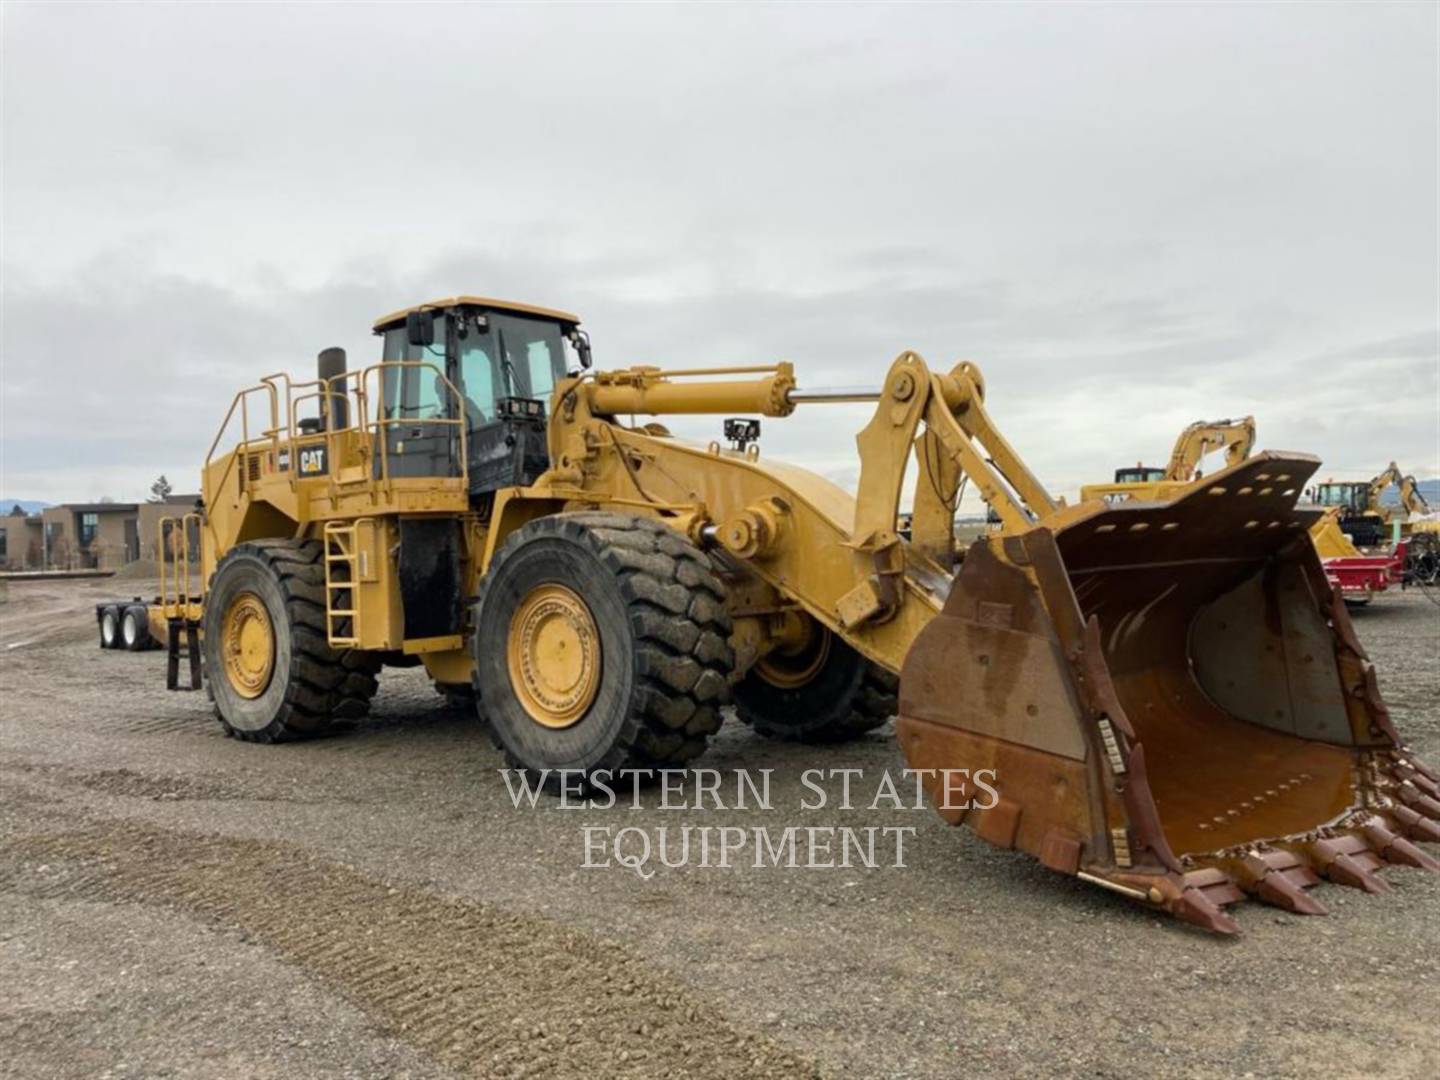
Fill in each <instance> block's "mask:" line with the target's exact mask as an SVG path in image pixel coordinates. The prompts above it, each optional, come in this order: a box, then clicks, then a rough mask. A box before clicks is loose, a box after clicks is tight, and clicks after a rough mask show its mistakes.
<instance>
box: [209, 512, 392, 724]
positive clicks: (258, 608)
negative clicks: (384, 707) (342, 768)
mask: <svg viewBox="0 0 1440 1080" xmlns="http://www.w3.org/2000/svg"><path fill="white" fill-rule="evenodd" d="M322 554H323V548H322V546H321V544H320V542H319V541H315V540H255V541H251V542H249V543H244V544H238V545H236V546H235V547H234V548H231V549H230V551H228V552H227V553H226V554H225V557H224V558H222V559H221V560H220V564H219V565H218V566H217V567H216V568H215V573H214V575H213V576H212V577H211V579H210V589H209V592H208V593H207V595H206V599H205V618H204V641H203V643H202V647H203V651H204V656H205V671H206V675H207V679H206V681H207V683H208V684H209V686H210V688H211V690H212V692H213V694H214V698H215V715H216V716H217V717H218V718H219V720H220V723H221V724H222V725H223V726H224V728H225V731H226V733H227V734H229V735H232V736H234V737H235V738H237V739H244V740H246V741H248V742H263V743H272V742H282V741H284V740H287V739H294V738H300V737H304V736H308V735H316V734H319V733H320V732H322V731H324V730H325V728H327V727H328V726H329V725H330V722H331V721H332V720H334V719H338V718H341V717H355V716H363V715H364V714H365V711H366V710H367V709H368V707H369V704H370V699H371V697H373V696H374V694H375V689H376V682H375V674H376V672H377V671H378V670H379V662H378V660H377V659H376V658H375V657H374V656H373V655H371V654H369V653H365V652H362V651H360V650H358V649H338V650H337V649H332V648H331V647H330V645H329V642H328V641H327V640H326V635H325V571H324V566H323V563H322V562H321V557H322Z"/></svg>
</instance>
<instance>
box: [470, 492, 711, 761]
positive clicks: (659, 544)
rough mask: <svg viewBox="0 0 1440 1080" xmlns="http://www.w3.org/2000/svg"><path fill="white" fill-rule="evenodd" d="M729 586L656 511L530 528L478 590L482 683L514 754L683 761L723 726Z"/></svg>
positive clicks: (501, 739) (494, 725)
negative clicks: (654, 516)
mask: <svg viewBox="0 0 1440 1080" xmlns="http://www.w3.org/2000/svg"><path fill="white" fill-rule="evenodd" d="M724 599H725V590H724V586H723V585H722V584H721V582H720V580H719V578H717V577H716V576H715V574H714V573H713V571H712V570H711V567H710V563H709V561H708V560H707V559H706V557H705V556H704V554H702V553H701V552H700V551H699V549H697V548H696V547H695V546H694V545H693V544H691V543H690V542H689V540H687V539H686V538H685V537H684V536H683V535H681V534H680V533H678V532H676V531H675V530H673V529H670V528H668V527H667V526H665V525H664V524H662V523H661V522H659V521H656V520H654V519H652V518H645V517H639V516H635V515H630V514H620V513H610V512H599V511H597V512H587V513H571V514H557V515H555V516H553V517H547V518H541V519H539V520H536V521H533V522H530V523H529V524H527V525H525V526H523V527H521V528H520V529H517V530H516V531H515V532H514V533H513V534H512V535H511V536H510V537H509V538H508V539H507V540H506V541H505V544H504V546H503V547H502V548H501V549H500V551H499V552H498V553H497V554H496V556H495V559H494V562H493V563H492V564H491V567H490V569H489V571H488V572H487V573H486V575H485V580H484V582H483V583H482V586H481V590H480V597H479V600H478V613H477V617H476V632H475V635H474V638H473V643H472V647H473V649H474V655H475V692H476V694H477V696H478V697H479V698H480V700H481V701H483V702H484V703H485V716H486V718H487V719H488V720H489V722H490V731H491V734H492V737H493V738H494V739H495V741H496V744H497V745H498V746H499V747H500V748H501V749H502V750H503V751H504V753H505V758H506V761H507V763H508V764H509V765H511V766H512V767H515V768H521V769H526V770H531V771H533V772H538V773H541V774H546V771H547V770H548V771H549V775H548V776H547V777H546V783H547V784H548V786H550V787H551V788H552V789H553V788H555V787H557V786H558V785H559V783H560V777H558V776H557V775H554V774H556V773H558V772H560V771H567V772H578V773H583V774H585V775H587V776H588V775H591V774H593V773H595V772H598V771H602V770H603V771H611V772H613V771H616V770H619V769H622V768H631V767H633V768H653V767H673V766H678V765H682V764H683V763H685V762H687V761H689V760H691V759H692V758H694V757H696V756H697V755H699V754H700V753H701V752H703V751H704V749H705V745H706V741H707V740H708V739H709V737H710V736H711V735H712V734H714V733H715V732H716V731H717V730H719V727H720V721H721V717H720V706H721V704H722V703H723V701H724V699H725V697H726V694H727V689H728V679H729V675H730V672H731V670H732V669H733V667H734V655H733V653H732V652H731V650H730V646H729V644H728V638H729V634H730V618H729V616H728V615H727V614H726V612H725V607H724Z"/></svg>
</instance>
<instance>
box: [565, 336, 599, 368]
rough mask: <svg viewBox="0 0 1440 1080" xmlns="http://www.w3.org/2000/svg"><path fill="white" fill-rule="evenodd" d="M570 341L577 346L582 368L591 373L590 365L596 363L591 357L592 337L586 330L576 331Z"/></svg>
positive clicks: (576, 351)
mask: <svg viewBox="0 0 1440 1080" xmlns="http://www.w3.org/2000/svg"><path fill="white" fill-rule="evenodd" d="M570 340H571V342H573V343H574V345H575V353H576V355H578V356H579V357H580V366H581V367H582V368H584V369H585V370H586V371H589V370H590V365H591V364H593V363H594V362H595V361H594V358H593V357H591V355H590V335H589V334H587V333H585V331H584V330H576V331H575V333H574V334H573V335H572V336H571V338H570Z"/></svg>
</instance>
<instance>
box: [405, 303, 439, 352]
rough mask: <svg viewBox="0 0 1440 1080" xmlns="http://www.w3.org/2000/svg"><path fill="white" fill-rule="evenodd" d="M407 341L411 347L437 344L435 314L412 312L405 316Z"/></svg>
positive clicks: (431, 312) (430, 312)
mask: <svg viewBox="0 0 1440 1080" xmlns="http://www.w3.org/2000/svg"><path fill="white" fill-rule="evenodd" d="M405 340H406V341H408V342H410V344H411V345H434V344H435V313H434V312H433V311H412V312H410V314H408V315H406V316H405Z"/></svg>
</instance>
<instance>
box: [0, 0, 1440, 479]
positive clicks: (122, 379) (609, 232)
mask: <svg viewBox="0 0 1440 1080" xmlns="http://www.w3.org/2000/svg"><path fill="white" fill-rule="evenodd" d="M1435 30H1436V15H1435V10H1434V9H1433V8H1427V7H1423V6H1419V5H1416V6H1404V5H1390V6H1355V7H1349V6H1343V5H1328V6H1324V7H1319V8H1301V7H1298V6H1282V5H1266V6H1255V7H1244V6H1228V7H1224V8H1218V7H1211V8H1203V9H1202V8H1190V7H1180V6H1173V5H1166V6H1155V7H1147V8H1140V7H1136V6H1128V7H1123V8H1121V7H1103V6H1097V7H1089V8H1081V9H1078V10H1077V9H1075V8H1073V7H1059V6H1035V5H1027V6H1015V7H1009V8H1000V7H988V6H987V7H979V6H976V7H939V6H935V7H920V6H915V7H895V6H879V5H876V6H873V7H872V6H840V7H834V8H827V9H824V10H820V9H817V8H814V7H809V6H807V7H766V8H761V7H756V6H741V5H735V6H732V7H714V6H712V7H706V8H699V9H697V8H667V7H653V6H644V7H639V6H637V7H616V8H608V9H602V10H598V11H597V10H595V9H593V8H587V7H580V6H563V7H547V8H538V7H532V8H522V7H519V6H515V7H504V6H491V7H457V6H443V7H434V8H425V7H419V8H417V7H416V6H415V5H394V6H375V5H371V6H360V5H357V6H346V7H340V6H304V5H295V6H286V7H279V6H259V7H242V6H238V5H237V6H216V5H211V6H204V7H198V8H186V7H180V6H159V5H126V6H119V5H109V6H97V7H90V8H84V7H81V6H78V5H63V6H61V5H56V6H51V7H41V6H39V5H11V6H9V7H7V15H6V21H5V27H4V35H5V41H4V45H5V58H6V64H5V67H4V76H3V77H4V91H5V93H4V113H3V123H4V135H5V144H6V155H5V163H4V176H3V180H4V203H3V219H4V220H3V225H4V232H5V238H6V240H5V250H4V273H5V281H4V311H3V314H4V321H3V342H0V349H3V364H4V367H3V374H0V388H3V421H4V424H3V427H4V432H3V458H4V460H3V466H0V468H3V476H0V489H3V494H5V495H7V496H10V497H18V496H30V497H43V498H52V499H62V498H88V497H91V496H95V495H99V494H112V495H115V496H117V497H122V498H123V497H137V496H138V495H140V494H142V493H143V491H144V489H145V487H146V486H148V483H149V480H150V479H151V478H153V476H154V475H155V474H157V473H159V472H162V471H163V472H166V473H167V474H169V475H170V476H171V478H172V480H175V482H176V483H177V484H179V485H184V486H188V484H189V483H190V482H193V477H194V476H195V475H196V472H197V470H198V464H199V460H200V458H201V457H202V456H203V453H204V450H205V448H206V446H208V444H209V441H210V438H211V437H212V436H213V433H214V428H215V426H216V425H217V424H218V423H219V420H220V418H221V415H222V414H223V411H224V408H225V406H226V404H228V401H229V398H230V395H231V394H232V393H233V392H234V391H235V390H236V389H238V388H239V387H240V386H242V385H244V384H245V383H247V382H249V381H253V378H254V377H255V376H256V375H258V374H260V373H262V372H267V371H272V370H275V369H277V368H287V369H290V370H292V371H296V372H308V371H309V370H310V369H311V366H312V363H313V356H314V354H315V352H316V351H317V350H318V349H320V348H322V347H324V346H326V345H330V344H342V345H345V346H346V347H347V348H349V349H350V350H351V353H352V356H356V357H357V358H358V357H365V356H368V355H370V354H371V350H373V340H372V339H370V338H369V337H368V326H369V322H370V320H371V319H372V318H373V317H375V316H376V315H378V314H381V313H383V312H386V311H389V310H393V309H394V308H397V307H400V306H403V305H405V304H408V303H412V302H416V301H418V300H422V299H428V298H431V297H435V296H443V295H450V294H453V293H455V292H461V291H472V292H481V293H487V294H499V295H505V296H513V297H516V298H521V299H531V300H535V301H538V302H542V303H549V304H553V305H556V306H560V307H566V308H570V309H573V310H577V311H578V312H580V314H581V315H582V316H583V317H584V318H585V319H586V320H587V323H588V325H589V328H590V330H591V332H592V335H593V337H594V340H595V344H596V350H597V355H598V357H599V359H600V361H601V363H602V364H609V365H619V364H629V363H670V364H677V363H681V364H685V365H686V366H692V365H696V364H719V363H753V362H756V361H757V360H768V359H780V358H785V359H792V360H795V361H796V362H797V364H799V365H800V371H801V376H802V379H803V380H804V381H805V382H806V383H809V384H812V385H856V384H873V383H875V382H877V381H878V380H879V378H880V376H881V375H882V374H883V371H884V369H885V367H886V365H887V364H888V363H889V361H890V360H891V359H892V358H893V357H894V355H895V354H896V353H898V352H899V351H900V350H902V349H904V348H915V349H918V350H919V351H920V352H922V353H923V354H924V355H925V356H926V357H927V358H928V359H929V360H930V361H931V363H932V364H933V365H935V366H948V365H949V364H951V363H953V362H955V361H956V360H958V359H960V358H967V359H973V360H976V361H978V362H980V363H981V365H982V366H983V368H984V369H985V371H986V374H987V378H988V383H989V395H990V404H991V408H992V411H993V412H994V414H995V415H996V416H997V418H998V419H999V420H1000V421H1001V423H1002V425H1003V426H1004V428H1005V430H1006V432H1007V434H1009V435H1010V437H1011V438H1012V441H1013V442H1014V443H1015V444H1016V445H1017V446H1018V447H1019V448H1020V449H1021V451H1022V453H1024V454H1025V455H1026V456H1027V458H1029V459H1030V460H1031V463H1032V465H1033V466H1034V467H1035V468H1036V469H1037V470H1038V471H1039V472H1040V473H1041V474H1042V475H1043V476H1044V477H1046V479H1047V481H1048V482H1049V483H1050V484H1051V485H1052V486H1053V487H1055V488H1056V489H1057V490H1058V491H1061V492H1066V491H1073V490H1074V489H1075V488H1077V487H1078V486H1079V484H1080V483H1082V482H1085V481H1088V480H1093V479H1101V478H1104V477H1105V476H1107V475H1108V474H1109V472H1110V471H1111V470H1112V469H1113V468H1114V467H1115V465H1117V464H1122V463H1127V462H1130V461H1133V460H1135V459H1137V458H1144V459H1146V460H1149V461H1161V460H1163V458H1164V455H1165V454H1166V453H1167V452H1168V448H1169V445H1170V442H1171V441H1172V440H1173V438H1174V435H1175V433H1176V432H1177V430H1178V429H1179V428H1180V427H1181V426H1183V425H1184V424H1185V423H1187V422H1189V421H1190V420H1193V419H1196V418H1198V417H1210V416H1224V415H1235V414H1239V413H1244V412H1254V413H1256V414H1257V416H1258V417H1259V422H1260V435H1261V443H1262V444H1263V445H1269V446H1276V447H1282V448H1288V449H1303V450H1308V451H1311V452H1315V453H1317V454H1319V455H1320V456H1322V457H1323V458H1325V459H1326V462H1327V465H1326V468H1327V469H1331V470H1334V471H1335V472H1336V474H1337V475H1347V476H1351V475H1353V476H1362V475H1366V474H1368V473H1369V472H1372V471H1374V470H1375V469H1378V468H1379V467H1380V466H1382V465H1383V464H1384V463H1385V462H1387V461H1389V460H1390V459H1391V458H1392V457H1393V458H1397V459H1398V460H1400V461H1401V464H1402V465H1404V466H1406V467H1407V468H1410V469H1412V470H1414V471H1416V472H1417V473H1419V474H1422V475H1435V474H1436V473H1437V472H1440V446H1437V439H1440V416H1437V394H1440V381H1437V364H1440V359H1437V357H1440V346H1437V337H1440V335H1437V331H1436V321H1437V320H1436V304H1437V288H1440V282H1437V272H1436V263H1437V241H1436V230H1437V216H1436V200H1435V194H1434V193H1435V190H1436V187H1437V175H1436V165H1435V162H1436V156H1437V154H1436V151H1437V137H1436V121H1437V117H1436V102H1435V95H1434V85H1435V79H1436V74H1437V55H1436V44H1435V42H1436V35H1435ZM157 418H163V420H160V421H157ZM864 420H865V416H864V411H863V410H860V409H854V408H843V409H835V410H834V411H833V412H824V411H818V410H809V411H806V412H803V413H802V414H800V415H799V416H797V417H796V418H794V419H792V420H789V421H785V422H778V421H777V422H774V423H772V424H769V425H767V434H766V439H765V447H766V453H770V454H776V455H782V454H783V455H784V456H786V457H791V458H794V459H796V460H799V461H801V462H803V463H806V464H809V465H811V466H812V467H816V468H819V469H821V470H822V471H825V472H827V473H828V474H830V475H832V476H835V477H837V478H839V479H842V480H843V479H846V478H848V477H851V476H853V473H854V460H853V443H852V441H851V440H852V439H853V434H854V432H855V431H857V430H858V429H859V427H860V426H861V425H862V424H863V423H864ZM676 426H677V427H679V428H680V429H681V430H682V431H686V432H691V433H694V434H697V435H702V436H703V437H707V438H708V437H710V435H711V434H713V430H712V429H713V428H714V427H715V424H714V423H713V422H711V421H708V420H706V421H686V422H684V423H681V424H678V425H676ZM184 478H192V479H184Z"/></svg>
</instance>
